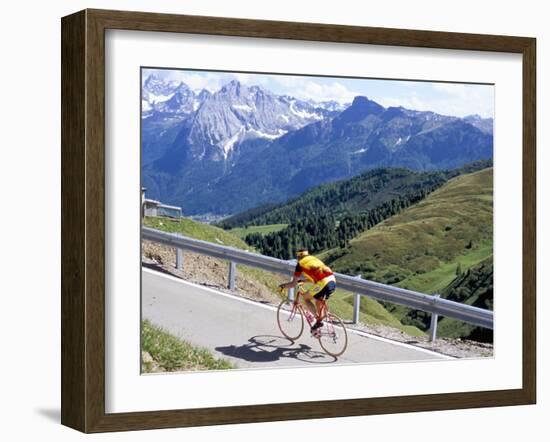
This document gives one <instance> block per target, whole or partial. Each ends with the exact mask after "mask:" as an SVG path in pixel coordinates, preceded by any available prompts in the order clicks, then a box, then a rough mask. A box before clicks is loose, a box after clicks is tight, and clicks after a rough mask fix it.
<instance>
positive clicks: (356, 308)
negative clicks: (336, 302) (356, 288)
mask: <svg viewBox="0 0 550 442" xmlns="http://www.w3.org/2000/svg"><path fill="white" fill-rule="evenodd" d="M357 278H359V279H361V275H357ZM360 309H361V294H359V293H355V295H354V296H353V323H354V324H358V323H359V312H360Z"/></svg>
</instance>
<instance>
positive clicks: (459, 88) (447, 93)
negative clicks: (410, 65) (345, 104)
mask: <svg viewBox="0 0 550 442" xmlns="http://www.w3.org/2000/svg"><path fill="white" fill-rule="evenodd" d="M431 89H432V90H433V93H424V94H422V95H420V94H419V93H418V92H416V91H411V92H409V93H406V94H400V95H399V96H373V97H372V98H373V99H374V100H375V101H377V102H379V103H380V104H382V105H383V106H403V107H405V108H407V109H414V110H419V111H432V112H436V113H439V114H442V115H452V116H457V117H465V116H467V115H472V114H478V115H480V116H482V117H485V118H487V117H491V118H492V117H493V112H494V94H493V88H492V87H491V86H479V85H465V84H445V83H433V84H431Z"/></svg>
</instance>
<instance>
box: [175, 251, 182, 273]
mask: <svg viewBox="0 0 550 442" xmlns="http://www.w3.org/2000/svg"><path fill="white" fill-rule="evenodd" d="M176 269H178V270H183V249H180V248H176Z"/></svg>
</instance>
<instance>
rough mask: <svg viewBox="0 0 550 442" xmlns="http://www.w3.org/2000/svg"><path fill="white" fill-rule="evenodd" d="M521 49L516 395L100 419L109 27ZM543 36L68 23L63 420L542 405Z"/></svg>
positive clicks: (110, 20) (128, 18) (181, 421)
mask: <svg viewBox="0 0 550 442" xmlns="http://www.w3.org/2000/svg"><path fill="white" fill-rule="evenodd" d="M107 29H121V30H139V31H156V32H159V31H160V32H174V33H191V34H209V35H220V36H239V37H261V38H272V39H291V40H302V41H322V42H335V43H357V44H369V45H389V46H402V47H417V48H440V49H456V50H475V51H492V52H504V53H516V54H521V56H522V65H523V91H522V95H523V190H522V192H523V294H522V304H523V337H522V340H523V341H522V342H523V359H522V367H523V385H522V387H521V388H519V389H513V390H498V391H477V392H467V393H446V394H434V395H417V396H400V397H382V398H362V399H347V400H330V401H322V402H314V403H312V402H300V403H283V404H272V405H251V406H230V407H218V408H198V409H182V410H170V411H155V410H151V411H147V412H135V413H115V414H109V413H106V412H105V388H106V386H105V338H106V336H105V192H106V189H105V141H104V140H105V76H104V73H105V30H107ZM535 57H536V41H535V39H533V38H525V37H511V36H495V35H474V34H459V33H448V32H432V31H419V30H405V29H384V28H367V27H356V26H339V25H326V24H311V23H291V22H276V21H261V20H241V19H233V18H216V17H199V16H185V15H169V14H154V13H141V12H122V11H106V10H84V11H81V12H78V13H75V14H73V15H70V16H67V17H64V18H63V19H62V305H61V312H62V315H61V316H62V338H61V346H62V410H61V421H62V424H64V425H66V426H69V427H72V428H75V429H77V430H80V431H83V432H87V433H89V432H105V431H123V430H142V429H152V428H169V427H184V426H199V425H215V424H230V423H245V422H262V421H280V420H290V419H313V418H326V417H340V416H357V415H368V414H370V415H374V414H383V413H403V412H413V411H432V410H448V409H461V408H473V407H494V406H508V405H521V404H533V403H535V401H536V299H535V287H536V285H535V284H536V150H535V146H536V138H535V137H536V96H535V91H536V70H535V66H536V61H535V60H536V59H535Z"/></svg>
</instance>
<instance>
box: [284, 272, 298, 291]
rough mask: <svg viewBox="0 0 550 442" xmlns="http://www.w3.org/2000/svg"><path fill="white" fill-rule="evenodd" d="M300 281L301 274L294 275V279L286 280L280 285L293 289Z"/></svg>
mask: <svg viewBox="0 0 550 442" xmlns="http://www.w3.org/2000/svg"><path fill="white" fill-rule="evenodd" d="M299 281H300V275H298V276H296V275H294V276H293V277H292V281H289V282H284V283H282V284H281V285H279V287H281V288H283V289H291V288H294V287H296V285H297V284H298V282H299Z"/></svg>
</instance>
